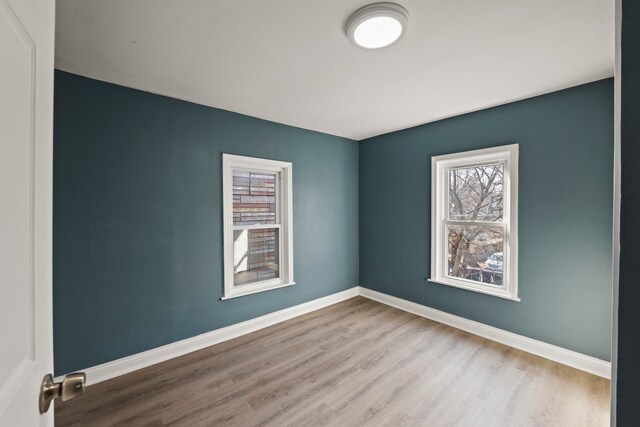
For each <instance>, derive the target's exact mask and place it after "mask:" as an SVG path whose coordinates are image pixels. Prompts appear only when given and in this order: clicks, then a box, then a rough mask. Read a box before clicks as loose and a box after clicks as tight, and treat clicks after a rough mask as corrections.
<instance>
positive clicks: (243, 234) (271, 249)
mask: <svg viewBox="0 0 640 427" xmlns="http://www.w3.org/2000/svg"><path fill="white" fill-rule="evenodd" d="M279 236H280V230H279V229H277V228H263V229H259V230H234V232H233V284H234V286H242V285H247V284H249V283H255V282H261V281H263V280H269V279H275V278H278V277H280V271H279V260H278V257H279V250H280V249H279Z"/></svg>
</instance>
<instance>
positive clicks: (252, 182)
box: [222, 154, 294, 299]
mask: <svg viewBox="0 0 640 427" xmlns="http://www.w3.org/2000/svg"><path fill="white" fill-rule="evenodd" d="M222 173H223V179H222V181H223V198H224V203H223V215H224V297H223V299H228V298H233V297H238V296H242V295H248V294H253V293H256V292H262V291H266V290H269V289H274V288H281V287H284V286H289V285H293V284H294V281H293V259H292V257H293V248H292V246H293V236H292V219H293V218H292V217H293V214H292V187H291V185H292V182H291V178H292V165H291V163H288V162H280V161H276V160H266V159H258V158H253V157H244V156H234V155H231V154H223V155H222Z"/></svg>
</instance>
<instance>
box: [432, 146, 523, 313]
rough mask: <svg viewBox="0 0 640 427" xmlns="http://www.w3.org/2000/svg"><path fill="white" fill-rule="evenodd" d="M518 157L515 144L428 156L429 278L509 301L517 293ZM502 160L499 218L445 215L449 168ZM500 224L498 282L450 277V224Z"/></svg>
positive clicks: (481, 164)
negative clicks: (500, 273) (500, 272)
mask: <svg viewBox="0 0 640 427" xmlns="http://www.w3.org/2000/svg"><path fill="white" fill-rule="evenodd" d="M518 157H519V145H518V144H510V145H504V146H500V147H493V148H485V149H481V150H473V151H465V152H461V153H453V154H446V155H441V156H432V157H431V276H430V277H429V279H428V280H429V281H430V282H433V283H438V284H442V285H447V286H453V287H456V288H461V289H466V290H469V291H474V292H479V293H483V294H488V295H493V296H496V297H500V298H506V299H509V300H513V301H520V298H519V297H518ZM495 164H503V165H504V166H503V167H504V172H503V181H504V182H503V221H502V223H494V222H490V221H459V220H450V219H449V170H450V169H461V168H466V167H474V166H483V165H495ZM452 223H453V224H461V225H478V226H491V227H502V228H503V229H504V237H503V238H504V247H503V279H502V283H503V284H502V286H500V287H498V286H496V285H490V284H481V282H477V281H474V280H469V279H463V278H456V277H451V276H449V275H447V274H446V272H447V267H448V253H449V248H448V243H449V242H448V234H447V231H446V230H447V227H448V225H450V224H452Z"/></svg>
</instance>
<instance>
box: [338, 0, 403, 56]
mask: <svg viewBox="0 0 640 427" xmlns="http://www.w3.org/2000/svg"><path fill="white" fill-rule="evenodd" d="M408 26H409V12H407V9H405V8H404V7H402V6H400V5H399V4H395V3H373V4H370V5H368V6H365V7H363V8H362V9H358V10H357V11H355V13H354V14H353V15H351V17H349V19H348V20H347V25H346V27H345V30H346V32H347V37H348V38H349V40H350V41H351V43H353V44H354V45H356V46H358V47H361V48H364V49H380V48H382V47H386V46H390V45H392V44H394V43H395V42H397V41H398V40H400V38H401V37H402V36H403V35H404V33H406V32H407V28H408Z"/></svg>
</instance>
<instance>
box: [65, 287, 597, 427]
mask: <svg viewBox="0 0 640 427" xmlns="http://www.w3.org/2000/svg"><path fill="white" fill-rule="evenodd" d="M608 420H609V381H607V380H605V379H602V378H598V377H596V376H593V375H590V374H586V373H584V372H581V371H578V370H575V369H572V368H569V367H566V366H563V365H559V364H557V363H554V362H551V361H548V360H545V359H542V358H540V357H536V356H533V355H530V354H528V353H524V352H522V351H519V350H515V349H512V348H510V347H506V346H504V345H501V344H497V343H495V342H492V341H489V340H486V339H483V338H479V337H476V336H473V335H470V334H468V333H465V332H463V331H460V330H458V329H454V328H451V327H448V326H445V325H442V324H439V323H436V322H433V321H430V320H427V319H424V318H421V317H418V316H415V315H413V314H409V313H405V312H403V311H400V310H397V309H395V308H392V307H388V306H385V305H383V304H380V303H377V302H374V301H370V300H367V299H365V298H362V297H356V298H353V299H350V300H348V301H344V302H342V303H339V304H336V305H333V306H330V307H327V308H325V309H322V310H318V311H315V312H313V313H309V314H307V315H305V316H301V317H297V318H295V319H292V320H289V321H286V322H283V323H280V324H277V325H274V326H271V327H269V328H266V329H263V330H260V331H257V332H254V333H252V334H249V335H245V336H242V337H240V338H237V339H234V340H231V341H227V342H224V343H222V344H218V345H215V346H212V347H209V348H206V349H204V350H200V351H198V352H194V353H191V354H188V355H185V356H182V357H180V358H176V359H173V360H170V361H167V362H164V363H160V364H157V365H154V366H151V367H149V368H145V369H142V370H139V371H136V372H133V373H131V374H128V375H125V376H122V377H119V378H115V379H113V380H110V381H106V382H103V383H99V384H96V385H94V386H91V387H89V388H88V390H87V393H86V394H85V395H84V396H82V397H79V398H77V399H75V400H71V401H69V402H65V403H57V404H56V424H57V425H58V426H110V425H132V426H163V425H172V426H173V425H179V426H266V425H269V426H341V427H344V426H358V425H370V426H435V427H439V426H581V427H582V426H606V425H608Z"/></svg>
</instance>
